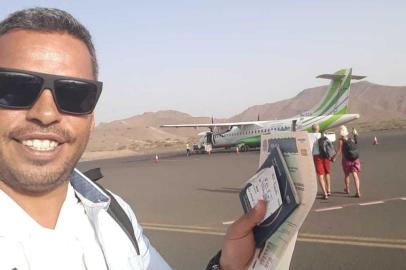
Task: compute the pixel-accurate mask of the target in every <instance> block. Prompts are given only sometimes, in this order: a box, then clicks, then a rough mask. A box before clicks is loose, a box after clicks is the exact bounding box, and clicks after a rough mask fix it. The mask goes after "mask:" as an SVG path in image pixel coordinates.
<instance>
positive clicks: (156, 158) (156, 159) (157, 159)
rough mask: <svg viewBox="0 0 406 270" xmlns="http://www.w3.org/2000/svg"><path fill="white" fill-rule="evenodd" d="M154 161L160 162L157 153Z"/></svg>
mask: <svg viewBox="0 0 406 270" xmlns="http://www.w3.org/2000/svg"><path fill="white" fill-rule="evenodd" d="M154 162H155V163H158V162H159V157H158V155H155V158H154Z"/></svg>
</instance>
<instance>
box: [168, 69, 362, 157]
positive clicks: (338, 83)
mask: <svg viewBox="0 0 406 270" xmlns="http://www.w3.org/2000/svg"><path fill="white" fill-rule="evenodd" d="M365 77H366V76H358V75H352V69H351V68H349V69H341V70H339V71H337V72H335V73H333V74H321V75H319V76H317V77H316V78H322V79H329V80H331V82H330V85H329V87H328V88H327V91H326V92H325V94H324V96H323V98H322V99H321V101H320V102H319V103H318V104H317V105H316V106H314V107H313V108H312V109H311V110H309V111H306V112H303V113H301V114H299V115H296V116H294V117H291V118H288V119H281V120H268V121H259V119H258V121H247V122H232V123H213V119H212V123H209V124H179V125H162V126H161V127H163V128H186V127H187V128H190V127H193V128H198V127H207V128H208V129H209V131H207V132H202V133H199V134H198V135H199V136H200V141H199V144H200V145H203V146H204V147H205V149H206V151H207V150H209V151H211V149H212V148H223V147H224V148H231V147H238V150H239V151H241V152H246V151H248V150H249V149H250V148H255V147H259V146H260V144H261V135H262V134H269V133H272V132H278V131H297V130H305V131H308V132H310V131H311V127H312V125H313V124H318V125H319V126H320V130H322V131H325V130H327V129H330V128H334V127H337V126H340V125H343V124H345V123H348V122H350V121H353V120H356V119H358V118H359V117H360V116H359V114H347V112H348V101H349V94H350V84H351V80H361V79H364V78H365Z"/></svg>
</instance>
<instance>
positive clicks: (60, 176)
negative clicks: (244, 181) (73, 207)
mask: <svg viewBox="0 0 406 270" xmlns="http://www.w3.org/2000/svg"><path fill="white" fill-rule="evenodd" d="M0 67H6V68H15V69H22V70H29V71H36V72H42V73H50V74H56V75H63V76H71V77H78V78H83V79H89V80H94V79H95V78H94V77H93V70H92V63H91V58H90V54H89V51H88V49H87V47H86V45H85V44H84V43H83V42H81V41H80V40H78V39H76V38H74V37H73V36H71V35H68V34H63V33H58V32H50V33H47V32H38V31H27V30H14V31H11V32H9V33H7V34H5V35H3V36H0ZM92 125H93V115H92V114H91V115H85V116H74V115H68V114H64V113H61V112H59V111H58V109H57V107H56V105H55V103H54V100H53V97H52V93H51V91H49V90H45V91H43V92H42V94H41V96H40V97H39V98H38V99H37V101H36V103H35V104H34V105H33V106H32V108H31V109H24V110H23V109H19V110H10V109H4V108H0V180H1V181H3V182H4V183H6V184H7V185H8V186H10V187H12V188H13V189H14V190H18V191H20V192H29V193H40V192H46V191H49V190H52V189H54V188H55V187H57V186H59V185H60V184H61V183H63V182H64V181H66V180H67V179H68V178H69V175H70V173H71V172H72V169H73V167H74V166H75V165H76V163H77V161H78V160H79V158H80V156H81V155H82V153H83V151H84V149H85V147H86V144H87V141H88V139H89V134H90V130H91V128H92Z"/></svg>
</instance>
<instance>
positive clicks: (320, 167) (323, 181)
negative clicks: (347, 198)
mask: <svg viewBox="0 0 406 270" xmlns="http://www.w3.org/2000/svg"><path fill="white" fill-rule="evenodd" d="M312 131H313V133H312V134H313V147H312V155H313V160H314V166H315V168H316V174H317V178H318V180H319V184H320V187H321V189H322V191H323V199H325V200H327V199H328V196H330V195H331V181H330V173H331V161H330V160H329V159H328V158H323V157H322V156H321V155H320V149H319V143H318V140H319V139H320V137H321V133H320V127H319V125H317V124H314V125H312Z"/></svg>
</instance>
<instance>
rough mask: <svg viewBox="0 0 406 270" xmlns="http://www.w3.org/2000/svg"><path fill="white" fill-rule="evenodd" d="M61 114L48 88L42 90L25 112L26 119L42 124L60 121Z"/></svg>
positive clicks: (47, 124)
mask: <svg viewBox="0 0 406 270" xmlns="http://www.w3.org/2000/svg"><path fill="white" fill-rule="evenodd" d="M61 119H62V115H61V113H60V112H59V110H58V107H57V106H56V104H55V101H54V99H53V96H52V92H51V91H50V90H48V89H45V90H44V91H42V93H41V95H40V97H39V98H38V99H37V101H36V102H35V103H34V105H33V106H32V107H31V109H29V110H28V112H27V120H30V121H34V122H37V123H38V124H40V125H42V126H49V125H51V124H53V123H56V122H60V121H61Z"/></svg>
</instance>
